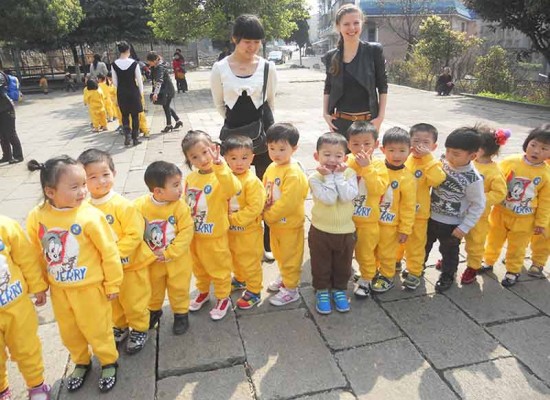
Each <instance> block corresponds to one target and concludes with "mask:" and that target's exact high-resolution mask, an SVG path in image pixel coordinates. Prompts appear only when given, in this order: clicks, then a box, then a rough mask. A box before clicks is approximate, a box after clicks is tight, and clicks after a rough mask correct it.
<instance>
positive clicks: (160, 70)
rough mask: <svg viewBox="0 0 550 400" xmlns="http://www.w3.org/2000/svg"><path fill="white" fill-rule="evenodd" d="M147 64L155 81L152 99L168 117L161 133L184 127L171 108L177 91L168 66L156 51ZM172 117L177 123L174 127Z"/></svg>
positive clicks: (149, 56) (150, 55) (149, 57)
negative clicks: (160, 105)
mask: <svg viewBox="0 0 550 400" xmlns="http://www.w3.org/2000/svg"><path fill="white" fill-rule="evenodd" d="M147 63H148V64H149V67H150V68H151V77H152V80H153V93H152V96H151V99H152V100H153V103H157V104H162V108H163V109H164V114H165V115H166V126H165V127H164V129H163V130H161V132H162V133H167V132H170V131H172V130H173V129H178V128H180V127H182V126H183V122H181V121H180V117H178V115H177V114H176V111H175V110H174V109H173V108H172V107H170V104H171V103H172V99H173V98H174V96H175V95H176V89H175V88H174V84H173V83H172V79H171V78H170V74H169V73H168V64H167V63H165V62H164V61H163V60H162V58H161V57H160V56H159V55H158V54H157V53H155V52H154V51H151V52H149V54H147ZM172 117H174V120H175V121H176V124H175V125H174V126H172Z"/></svg>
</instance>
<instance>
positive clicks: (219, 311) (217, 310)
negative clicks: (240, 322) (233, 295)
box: [210, 297, 231, 321]
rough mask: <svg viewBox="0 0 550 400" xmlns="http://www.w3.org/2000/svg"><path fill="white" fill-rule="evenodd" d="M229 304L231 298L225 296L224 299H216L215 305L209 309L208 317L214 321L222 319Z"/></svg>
mask: <svg viewBox="0 0 550 400" xmlns="http://www.w3.org/2000/svg"><path fill="white" fill-rule="evenodd" d="M230 306H231V299H230V298H229V297H226V298H225V299H218V302H217V303H216V307H214V308H213V309H212V310H210V318H212V319H213V320H214V321H218V320H220V319H222V318H223V317H225V315H226V314H227V311H229V308H230Z"/></svg>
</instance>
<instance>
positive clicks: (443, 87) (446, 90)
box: [435, 67, 455, 96]
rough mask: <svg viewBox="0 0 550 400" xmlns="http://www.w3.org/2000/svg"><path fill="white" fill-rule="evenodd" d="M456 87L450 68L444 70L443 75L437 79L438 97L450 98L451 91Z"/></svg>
mask: <svg viewBox="0 0 550 400" xmlns="http://www.w3.org/2000/svg"><path fill="white" fill-rule="evenodd" d="M454 87H455V84H454V83H453V77H452V75H451V69H450V68H449V67H445V68H443V73H442V74H441V75H439V78H437V82H436V84H435V91H436V92H437V95H438V96H449V95H450V94H451V91H452V90H453V88H454Z"/></svg>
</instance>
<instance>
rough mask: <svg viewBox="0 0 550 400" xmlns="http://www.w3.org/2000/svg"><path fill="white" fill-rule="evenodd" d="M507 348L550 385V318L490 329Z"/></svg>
mask: <svg viewBox="0 0 550 400" xmlns="http://www.w3.org/2000/svg"><path fill="white" fill-rule="evenodd" d="M488 331H489V332H490V333H491V334H493V335H494V336H495V337H496V338H497V340H499V341H500V342H501V343H502V344H503V345H504V346H506V348H508V349H509V350H510V351H511V352H512V353H513V354H514V355H515V356H516V357H517V358H518V359H519V360H521V361H522V362H523V363H524V364H525V365H527V367H529V368H530V369H531V371H533V372H534V373H535V374H536V375H537V376H539V377H540V378H541V379H543V380H544V381H545V382H546V384H547V385H550V369H549V368H548V365H549V362H548V360H550V346H548V341H547V340H546V339H547V338H549V337H550V318H549V317H546V316H543V317H537V318H531V319H528V320H525V321H516V322H510V323H507V324H502V325H497V326H493V327H490V328H488Z"/></svg>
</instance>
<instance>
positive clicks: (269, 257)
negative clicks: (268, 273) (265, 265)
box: [264, 250, 275, 262]
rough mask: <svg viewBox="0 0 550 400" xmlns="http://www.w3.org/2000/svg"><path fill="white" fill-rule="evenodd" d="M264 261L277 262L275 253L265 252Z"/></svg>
mask: <svg viewBox="0 0 550 400" xmlns="http://www.w3.org/2000/svg"><path fill="white" fill-rule="evenodd" d="M264 261H265V262H273V261H275V257H274V256H273V253H272V252H271V251H265V250H264Z"/></svg>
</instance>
